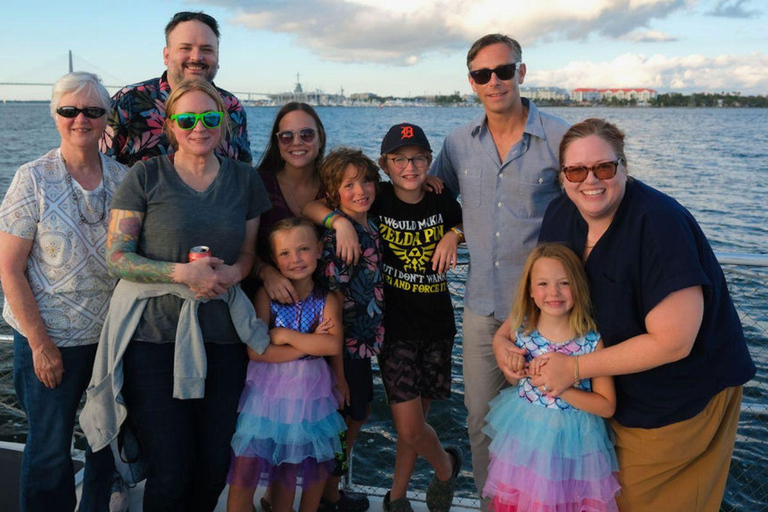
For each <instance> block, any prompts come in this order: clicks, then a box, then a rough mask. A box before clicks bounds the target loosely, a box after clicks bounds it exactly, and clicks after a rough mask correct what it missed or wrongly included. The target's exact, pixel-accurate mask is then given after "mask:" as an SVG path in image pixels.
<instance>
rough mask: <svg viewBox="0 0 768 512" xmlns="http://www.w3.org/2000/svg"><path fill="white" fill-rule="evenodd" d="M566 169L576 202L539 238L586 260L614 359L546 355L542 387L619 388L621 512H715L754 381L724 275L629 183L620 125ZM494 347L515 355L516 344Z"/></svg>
mask: <svg viewBox="0 0 768 512" xmlns="http://www.w3.org/2000/svg"><path fill="white" fill-rule="evenodd" d="M560 162H561V164H562V170H561V172H560V181H561V184H562V186H563V188H564V190H565V196H563V197H561V198H559V199H556V200H554V201H553V202H552V203H551V204H550V205H549V208H548V209H547V212H546V215H545V216H544V221H543V225H542V229H541V234H540V240H541V241H560V242H565V243H568V244H569V245H570V246H571V248H572V249H574V250H575V251H576V253H577V254H580V255H581V257H582V259H583V261H584V266H585V269H586V272H587V276H588V277H589V281H590V283H589V284H590V295H591V297H592V302H593V305H594V308H595V319H596V320H597V324H598V327H599V330H600V334H601V335H602V337H603V341H604V342H605V347H606V348H605V350H602V351H599V352H595V353H593V354H588V355H586V356H579V357H567V356H565V355H562V354H555V353H551V354H545V355H543V356H540V357H541V358H543V359H544V363H545V364H544V366H543V367H542V368H541V373H540V374H539V375H538V376H535V377H534V378H533V380H532V382H533V384H534V385H536V386H538V387H539V388H540V389H542V390H543V391H544V392H546V393H548V394H550V395H551V396H558V395H559V394H560V393H561V392H562V391H563V390H565V389H567V388H569V387H571V386H572V385H573V384H574V383H575V382H576V381H578V380H579V379H580V378H590V377H601V376H606V375H612V376H614V377H615V383H616V394H617V409H616V414H615V416H614V418H613V419H612V420H611V422H612V426H613V429H614V432H615V434H616V453H617V456H618V459H619V483H620V484H621V486H622V491H621V496H619V498H618V504H619V508H620V509H621V510H622V511H624V512H627V511H645V510H690V511H694V510H695V511H713V512H716V511H717V510H719V507H720V502H721V500H722V496H723V491H724V488H725V482H726V479H727V476H728V467H729V463H730V460H731V455H732V453H733V445H734V440H735V436H736V427H737V424H738V419H739V411H740V404H741V395H742V385H743V384H744V383H745V382H747V381H748V380H749V379H751V378H752V377H753V376H754V375H755V366H754V364H753V362H752V360H751V358H750V355H749V351H748V350H747V346H746V343H745V341H744V334H743V331H742V327H741V323H740V321H739V316H738V314H737V312H736V309H735V308H734V305H733V302H732V301H731V298H730V296H729V293H728V288H727V286H726V282H725V277H724V276H723V271H722V269H721V268H720V265H719V263H718V261H717V259H716V258H715V255H714V253H713V252H712V248H711V247H710V245H709V242H708V241H707V239H706V237H705V236H704V233H703V232H702V230H701V228H700V227H699V225H698V223H697V222H696V220H695V219H694V218H693V216H692V215H691V214H690V212H688V210H686V209H685V208H684V207H683V206H681V205H680V204H679V203H677V202H676V201H675V200H674V199H672V198H670V197H669V196H666V195H664V194H663V193H661V192H659V191H657V190H654V189H653V188H651V187H649V186H648V185H646V184H644V183H642V182H641V181H640V180H637V179H633V178H632V177H630V176H628V174H627V159H626V156H625V154H624V133H622V132H621V131H620V130H619V129H618V128H617V127H616V126H615V125H613V124H611V123H608V122H607V121H604V120H601V119H587V120H586V121H583V122H581V123H578V124H575V125H573V126H572V127H571V128H570V129H569V130H568V131H567V132H566V134H565V136H564V137H563V139H562V142H561V144H560ZM554 300H563V299H559V298H557V297H556V298H555V299H554ZM505 337H506V339H505ZM494 348H495V349H496V351H497V352H498V350H500V349H503V348H506V349H510V347H509V336H508V335H506V336H505V335H503V334H497V336H496V338H494Z"/></svg>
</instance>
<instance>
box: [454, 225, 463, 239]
mask: <svg viewBox="0 0 768 512" xmlns="http://www.w3.org/2000/svg"><path fill="white" fill-rule="evenodd" d="M451 231H453V232H454V233H456V234H457V235H459V238H461V239H462V240H463V239H464V232H463V231H462V230H461V229H459V228H457V227H456V226H453V227H452V228H451Z"/></svg>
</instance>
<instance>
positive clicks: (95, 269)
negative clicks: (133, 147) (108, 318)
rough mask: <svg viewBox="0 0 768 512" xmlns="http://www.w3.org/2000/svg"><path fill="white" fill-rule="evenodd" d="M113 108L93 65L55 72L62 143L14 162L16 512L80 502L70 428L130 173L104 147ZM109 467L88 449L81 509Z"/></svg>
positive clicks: (8, 222)
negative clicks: (20, 426) (115, 203)
mask: <svg viewBox="0 0 768 512" xmlns="http://www.w3.org/2000/svg"><path fill="white" fill-rule="evenodd" d="M109 107H110V100H109V94H108V93H107V91H106V89H105V88H104V86H103V85H102V84H101V80H100V79H99V77H97V76H96V75H93V74H91V73H84V72H76V73H69V74H67V75H64V76H63V77H61V78H60V79H59V80H58V81H57V82H56V84H55V85H54V86H53V95H52V98H51V115H52V116H53V119H54V120H55V121H56V129H57V130H58V131H59V134H60V135H61V145H60V146H59V147H58V148H56V149H53V150H51V151H50V152H49V153H48V154H46V155H45V156H43V157H41V158H39V159H37V160H35V161H33V162H30V163H27V164H24V165H23V166H21V168H19V170H18V171H17V172H16V175H15V176H14V178H13V181H12V182H11V185H10V187H9V188H8V192H7V193H6V196H5V199H4V200H3V203H2V206H0V247H1V248H2V250H0V281H2V286H3V292H4V293H5V307H4V309H3V318H5V320H6V321H7V322H8V325H10V326H11V327H12V328H13V338H14V346H13V383H14V387H15V389H16V394H17V396H18V397H19V402H20V403H21V406H22V407H23V409H24V411H25V412H26V414H27V420H28V422H29V429H28V431H27V441H26V446H25V448H24V457H23V460H22V469H21V486H20V490H21V496H20V504H21V510H23V511H43V510H46V511H47V510H62V511H63V510H68V511H72V510H74V509H75V504H76V498H75V484H74V471H73V466H72V458H71V456H70V449H71V445H72V431H73V429H74V425H75V414H76V412H77V407H78V405H79V403H80V399H81V398H82V396H83V393H84V392H85V389H86V386H87V385H88V381H89V380H90V378H91V370H92V368H93V361H94V357H95V354H96V347H97V344H98V341H99V334H100V332H101V327H102V325H103V323H104V317H105V315H106V312H107V304H108V303H109V298H110V295H111V294H112V289H113V288H114V287H115V283H116V280H115V279H113V278H112V277H110V276H109V275H108V273H107V266H106V261H105V260H104V241H105V238H106V234H107V209H108V208H109V204H110V202H111V201H112V195H113V194H114V192H115V190H116V189H117V186H118V184H119V183H120V181H122V179H123V178H124V177H125V174H126V172H127V168H126V167H125V166H123V165H122V164H119V163H117V162H116V161H114V160H112V159H111V158H108V157H105V156H104V155H102V154H101V153H99V139H100V138H101V136H102V134H103V133H104V129H105V127H106V126H107V117H106V112H107V110H108V109H109ZM113 471H114V464H113V462H112V453H111V452H110V451H109V450H108V449H107V450H102V451H100V452H96V453H92V452H91V450H90V449H88V450H87V451H86V458H85V480H84V482H83V491H82V498H81V500H80V510H82V511H102V510H106V509H107V508H108V505H109V497H110V495H109V490H110V484H111V482H112V473H113Z"/></svg>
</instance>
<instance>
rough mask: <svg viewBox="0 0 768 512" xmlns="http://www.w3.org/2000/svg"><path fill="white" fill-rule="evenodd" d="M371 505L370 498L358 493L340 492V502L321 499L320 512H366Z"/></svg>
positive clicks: (318, 509)
mask: <svg viewBox="0 0 768 512" xmlns="http://www.w3.org/2000/svg"><path fill="white" fill-rule="evenodd" d="M370 506H371V503H370V502H369V501H368V496H366V495H365V494H358V493H356V492H344V491H339V501H337V502H336V503H331V502H330V501H328V500H326V499H325V498H320V506H319V507H318V508H317V511H318V512H365V511H366V510H368V507H370Z"/></svg>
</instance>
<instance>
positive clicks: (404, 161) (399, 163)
mask: <svg viewBox="0 0 768 512" xmlns="http://www.w3.org/2000/svg"><path fill="white" fill-rule="evenodd" d="M387 160H392V163H393V164H395V167H397V168H398V169H400V170H401V171H402V170H403V169H405V168H406V167H408V162H410V163H412V164H413V166H414V167H419V168H421V167H426V166H427V164H428V163H429V159H428V158H427V157H425V156H424V155H416V156H414V157H411V158H407V157H404V156H396V157H387Z"/></svg>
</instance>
